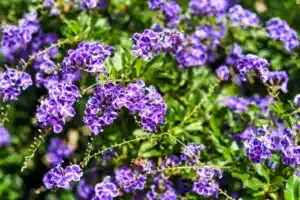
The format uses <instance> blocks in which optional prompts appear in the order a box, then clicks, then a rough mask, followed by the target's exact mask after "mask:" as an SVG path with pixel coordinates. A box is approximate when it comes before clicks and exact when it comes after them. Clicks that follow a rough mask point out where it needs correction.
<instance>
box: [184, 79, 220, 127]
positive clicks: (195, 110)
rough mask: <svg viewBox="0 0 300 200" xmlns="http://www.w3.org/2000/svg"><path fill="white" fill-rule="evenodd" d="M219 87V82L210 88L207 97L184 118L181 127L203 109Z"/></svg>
mask: <svg viewBox="0 0 300 200" xmlns="http://www.w3.org/2000/svg"><path fill="white" fill-rule="evenodd" d="M218 85H219V81H217V82H215V83H214V84H213V86H212V87H211V88H209V91H208V93H207V94H206V95H204V97H203V98H202V99H201V100H200V102H199V103H198V104H197V105H196V107H195V108H194V109H193V110H192V112H190V113H189V114H187V115H186V116H185V117H184V118H183V120H182V122H181V123H180V125H179V126H183V125H184V123H185V122H186V121H187V120H189V119H190V118H191V117H192V116H193V115H194V114H195V113H196V112H197V111H198V110H199V109H200V108H201V106H202V104H203V103H204V102H205V101H206V100H207V99H208V98H209V97H210V96H211V95H212V94H213V92H214V91H215V89H216V88H217V86H218Z"/></svg>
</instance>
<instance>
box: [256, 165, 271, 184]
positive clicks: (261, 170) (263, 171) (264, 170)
mask: <svg viewBox="0 0 300 200" xmlns="http://www.w3.org/2000/svg"><path fill="white" fill-rule="evenodd" d="M254 169H255V170H256V172H257V173H258V174H259V175H261V176H262V177H264V178H265V179H266V181H268V183H270V171H269V169H268V168H267V167H265V166H264V165H261V164H254Z"/></svg>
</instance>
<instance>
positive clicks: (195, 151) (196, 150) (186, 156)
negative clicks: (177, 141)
mask: <svg viewBox="0 0 300 200" xmlns="http://www.w3.org/2000/svg"><path fill="white" fill-rule="evenodd" d="M204 148H205V146H204V145H203V144H201V145H196V144H194V143H189V144H187V145H186V146H185V147H184V148H183V151H182V155H181V159H182V160H183V161H187V162H188V164H189V165H195V164H197V162H198V161H199V159H200V152H201V151H202V150H203V149H204Z"/></svg>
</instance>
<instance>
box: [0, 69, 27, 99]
mask: <svg viewBox="0 0 300 200" xmlns="http://www.w3.org/2000/svg"><path fill="white" fill-rule="evenodd" d="M30 85H32V80H31V77H30V75H29V74H27V73H25V72H22V71H17V70H15V69H10V68H6V71H5V72H3V73H2V74H1V75H0V94H1V95H2V96H3V101H8V100H17V99H18V96H19V95H20V93H21V90H25V89H27V88H28V87H29V86H30Z"/></svg>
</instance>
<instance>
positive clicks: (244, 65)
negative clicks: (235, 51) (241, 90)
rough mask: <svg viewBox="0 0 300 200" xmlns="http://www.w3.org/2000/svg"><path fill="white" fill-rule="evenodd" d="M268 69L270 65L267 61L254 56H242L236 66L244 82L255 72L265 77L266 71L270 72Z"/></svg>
mask: <svg viewBox="0 0 300 200" xmlns="http://www.w3.org/2000/svg"><path fill="white" fill-rule="evenodd" d="M268 67H269V63H268V61H267V60H266V59H263V58H260V57H258V56H256V55H253V54H247V55H245V56H242V57H241V58H240V59H239V60H238V61H237V63H236V66H235V68H236V69H237V71H238V72H239V74H240V75H241V78H242V79H243V80H246V79H247V78H246V76H247V74H248V73H250V72H253V71H254V72H257V73H258V74H259V76H261V77H264V75H265V73H266V71H267V72H269V70H268Z"/></svg>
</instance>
